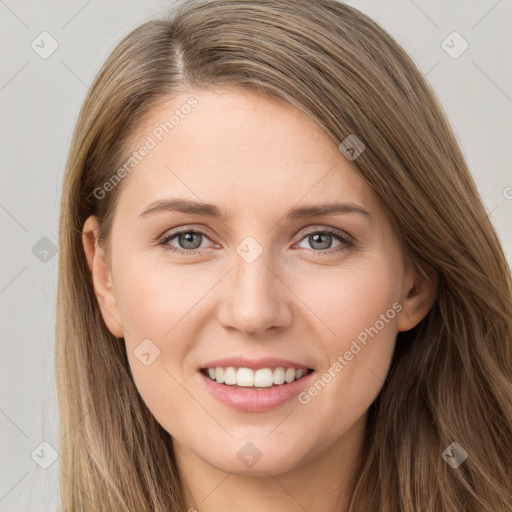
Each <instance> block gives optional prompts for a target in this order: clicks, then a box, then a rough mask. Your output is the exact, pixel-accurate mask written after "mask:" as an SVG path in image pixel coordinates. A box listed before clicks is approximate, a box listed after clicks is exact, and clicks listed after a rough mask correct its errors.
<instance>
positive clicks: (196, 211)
mask: <svg viewBox="0 0 512 512" xmlns="http://www.w3.org/2000/svg"><path fill="white" fill-rule="evenodd" d="M172 211H177V212H182V213H188V214H191V215H201V216H204V217H212V218H216V219H220V220H222V221H227V220H228V219H229V218H230V217H231V216H230V215H226V214H224V213H223V212H221V210H220V209H219V208H218V207H217V206H215V205H213V204H208V203H200V202H196V201H191V200H188V199H177V198H176V199H173V198H171V199H162V200H159V201H155V202H154V203H151V204H150V205H149V206H148V208H147V209H146V210H144V211H143V212H142V213H141V214H140V215H139V218H140V217H147V216H149V215H152V214H154V213H157V212H172ZM335 213H343V214H348V213H357V214H360V215H363V216H364V217H366V218H367V219H368V220H369V221H372V220H373V217H372V215H371V213H370V212H369V211H367V210H365V209H364V208H362V207H361V206H359V205H357V204H355V203H343V202H336V201H335V202H330V203H324V204H317V205H306V206H300V207H297V208H292V209H291V210H289V211H288V212H287V214H286V218H287V219H288V220H297V219H304V218H310V217H320V216H322V215H332V214H335Z"/></svg>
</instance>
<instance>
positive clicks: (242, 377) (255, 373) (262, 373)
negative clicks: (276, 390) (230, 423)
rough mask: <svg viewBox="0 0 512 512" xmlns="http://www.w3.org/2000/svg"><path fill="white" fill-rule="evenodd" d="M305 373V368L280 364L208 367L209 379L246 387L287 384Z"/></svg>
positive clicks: (267, 386)
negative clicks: (285, 366) (274, 365)
mask: <svg viewBox="0 0 512 512" xmlns="http://www.w3.org/2000/svg"><path fill="white" fill-rule="evenodd" d="M306 373H308V370H307V369H306V368H300V369H299V370H296V369H295V368H283V367H282V366H279V367H277V368H275V369H274V370H272V369H271V368H260V369H258V370H253V369H251V368H235V367H234V366H228V367H227V368H223V367H221V366H217V367H216V368H208V375H209V376H210V379H212V380H215V381H217V382H218V383H219V384H227V385H228V386H235V385H236V386H240V387H248V388H250V387H256V388H269V387H271V386H272V385H276V386H279V385H281V384H284V383H285V382H286V383H288V384H289V383H290V382H293V381H295V380H298V379H300V378H301V377H303V376H304V375H306Z"/></svg>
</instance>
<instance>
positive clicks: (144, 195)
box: [120, 88, 375, 213]
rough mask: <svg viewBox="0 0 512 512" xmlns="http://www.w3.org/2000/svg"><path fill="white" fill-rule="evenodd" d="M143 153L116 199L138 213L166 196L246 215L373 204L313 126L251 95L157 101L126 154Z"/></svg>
mask: <svg viewBox="0 0 512 512" xmlns="http://www.w3.org/2000/svg"><path fill="white" fill-rule="evenodd" d="M191 98H193V101H191V100H190V99H191ZM192 104H193V105H194V106H193V107H190V105H192ZM187 105H188V106H187ZM143 146H147V147H150V149H149V150H146V151H144V153H145V156H143V157H140V155H139V157H138V159H137V161H136V165H134V166H133V168H132V169H131V170H130V172H129V174H128V176H127V177H126V178H125V180H126V183H123V193H122V194H121V196H124V197H122V199H124V201H123V202H124V203H125V204H126V205H129V206H130V207H131V208H135V209H139V210H140V209H141V208H142V207H143V205H145V204H147V203H148V202H150V201H154V200H157V199H160V198H163V197H165V196H171V195H172V196H177V195H178V196H179V195H181V196H184V197H189V198H195V199H196V200H204V201H207V202H210V203H216V202H219V203H223V204H226V202H229V207H230V208H234V209H238V208H240V209H241V210H243V209H244V208H245V209H248V208H251V212H252V213H255V212H257V211H258V210H260V211H261V210H263V209H267V208H270V207H272V208H275V207H279V205H281V204H283V205H288V206H290V205H291V204H293V203H297V202H299V201H301V200H303V201H306V202H311V201H316V200H318V199H319V198H320V199H322V200H323V201H337V200H342V199H350V200H351V201H356V202H359V203H360V204H368V203H370V202H372V201H374V199H375V198H374V197H373V195H372V193H371V190H370V189H369V187H368V186H367V185H366V183H365V182H364V181H363V180H362V179H361V178H360V177H359V175H358V174H357V173H356V172H355V170H354V168H353V165H352V164H351V163H350V162H349V161H348V160H347V159H346V158H345V157H344V156H343V155H341V153H340V152H339V151H338V147H337V145H336V143H335V142H334V141H332V140H331V139H330V138H329V137H328V136H327V135H326V134H325V133H324V132H323V131H322V130H321V128H320V127H319V126H318V125H317V124H316V123H314V122H313V121H312V120H311V119H310V118H309V117H307V116H306V115H305V114H304V113H302V112H301V111H300V110H298V109H296V108H294V107H292V106H290V105H288V104H286V103H284V102H282V101H280V100H277V99H274V98H268V97H264V96H262V95H260V94H258V93H255V92H250V91H246V90H241V89H233V88H232V89H216V90H208V91H188V92H185V93H182V94H180V95H178V96H174V97H172V98H168V99H166V100H163V101H161V102H160V103H159V104H158V106H156V107H154V108H153V110H152V111H151V112H150V114H149V116H147V117H146V119H145V121H144V122H143V123H142V124H141V125H140V126H138V127H136V128H135V129H134V132H133V136H132V138H131V141H130V147H129V151H128V154H131V153H132V152H134V151H135V152H139V153H140V151H139V150H140V149H141V148H142V147H143ZM120 202H121V200H120Z"/></svg>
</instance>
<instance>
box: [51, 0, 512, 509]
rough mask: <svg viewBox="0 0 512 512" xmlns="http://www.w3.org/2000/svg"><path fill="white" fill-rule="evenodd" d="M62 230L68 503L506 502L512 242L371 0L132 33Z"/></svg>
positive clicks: (220, 9)
mask: <svg viewBox="0 0 512 512" xmlns="http://www.w3.org/2000/svg"><path fill="white" fill-rule="evenodd" d="M60 223H61V227H62V228H65V229H62V231H61V233H62V234H61V240H60V244H61V260H60V267H59V299H58V300H59V302H58V315H57V322H58V325H57V349H56V350H57V373H58V388H59V401H60V406H61V448H60V460H61V485H62V503H63V508H64V510H105V511H107V510H108V511H118V510H119V511H134V510H137V511H143V510H144V511H145V510H147V511H150V510H151V511H169V510H172V511H185V510H199V511H201V512H203V511H206V512H209V511H216V510H221V509H222V510H240V509H242V510H245V511H251V510H260V509H261V508H262V507H263V506H267V507H268V508H270V509H272V510H279V511H288V510H303V509H305V510H308V511H315V510H323V511H325V510H329V511H349V512H356V511H361V510H365V511H386V512H398V511H404V512H405V511H411V512H412V511H415V512H420V511H421V512H426V511H435V512H445V511H446V512H448V511H453V510H464V511H475V512H476V511H479V512H480V511H488V512H491V511H492V512H498V511H508V510H510V509H511V507H512V488H511V482H512V464H511V460H512V444H511V439H512V403H511V396H512V393H511V391H512V370H511V368H512V351H511V349H512V341H511V340H512V336H511V329H512V327H511V326H512V301H511V290H512V286H511V278H510V272H509V269H508V266H507V263H506V259H505V256H504V253H503V249H502V247H501V246H500V243H499V240H498V237H497V236H496V233H495V231H494V229H493V227H492V224H491V222H490V221H489V219H488V217H487V214H486V210H485V208H484V206H483V204H482V201H481V199H480V197H479V195H478V192H477V190H476V187H475V185H474V182H473V180H472V178H471V176H470V173H469V171H468V168H467V164H466V163H465V161H464V158H463V156H462V154H461V151H460V149H459V147H458V146H457V143H456V141H455V138H454V136H453V134H452V131H451V129H450V127H449V125H448V123H447V121H446V118H445V116H444V114H443V112H442V109H441V107H440V106H439V104H438V102H437V100H436V99H435V96H434V94H433V92H432V91H431V89H430V88H429V86H428V85H427V84H426V83H425V81H424V80H423V79H422V76H421V73H420V72H419V71H418V70H417V68H416V67H415V66H414V64H413V63H412V62H411V59H410V58H409V57H408V56H407V55H406V54H405V52H404V51H403V50H402V49H401V48H400V47H399V46H398V45H397V43H396V42H394V41H393V40H392V38H391V37H390V36H389V35H388V34H386V33H385V32H384V31H383V30H382V29H381V28H380V27H378V26H377V25H376V24H375V23H374V22H373V21H371V20H370V19H369V18H367V17H366V16H364V15H363V14H361V13H359V12H358V11H357V10H355V9H353V8H351V7H348V6H346V5H344V4H342V3H338V2H336V1H333V0H319V1H315V2H310V1H306V0H299V1H291V0H285V1H274V0H251V1H243V2H241V1H235V0H213V1H206V2H205V1H199V2H196V1H194V2H185V3H184V4H183V5H182V6H181V7H180V8H179V9H178V10H177V11H176V12H175V13H174V14H173V15H172V16H171V17H170V18H169V19H163V20H155V21H150V22H147V23H144V24H143V25H142V26H140V27H139V28H137V29H136V30H134V31H133V32H132V33H130V34H129V35H128V36H127V37H126V38H125V39H124V40H123V41H121V43H120V44H119V45H118V46H117V48H116V49H115V50H114V51H113V53H112V54H111V55H110V57H109V58H108V60H107V62H106V63H105V64H104V66H103V68H102V70H101V71H100V73H99V75H98V76H97V78H96V79H95V81H94V83H93V85H92V87H91V90H90V93H89V94H88V96H87V98H86V100H85V102H84V105H83V108H82V111H81V113H80V117H79V119H78V122H77V125H76V129H75V134H74V137H73V141H72V145H71V149H70V153H69V157H68V162H67V168H66V174H65V179H64V189H63V203H62V210H61V219H60Z"/></svg>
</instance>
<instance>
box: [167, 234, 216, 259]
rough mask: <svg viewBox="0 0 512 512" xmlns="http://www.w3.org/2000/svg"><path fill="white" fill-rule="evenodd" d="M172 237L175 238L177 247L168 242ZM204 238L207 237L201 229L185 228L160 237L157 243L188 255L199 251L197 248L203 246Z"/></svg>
mask: <svg viewBox="0 0 512 512" xmlns="http://www.w3.org/2000/svg"><path fill="white" fill-rule="evenodd" d="M174 239H176V243H177V244H178V247H176V246H175V245H172V244H171V243H170V242H171V241H172V240H174ZM205 240H208V237H207V236H206V234H205V233H203V232H202V231H195V230H191V229H187V230H182V231H177V232H174V233H170V234H168V235H165V236H164V237H162V238H161V239H160V242H159V245H163V246H164V247H165V248H166V249H168V250H170V251H172V252H179V253H182V254H186V255H190V254H197V253H199V252H201V251H198V250H197V249H200V248H204V247H205V246H204V245H202V243H203V242H204V241H205Z"/></svg>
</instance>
